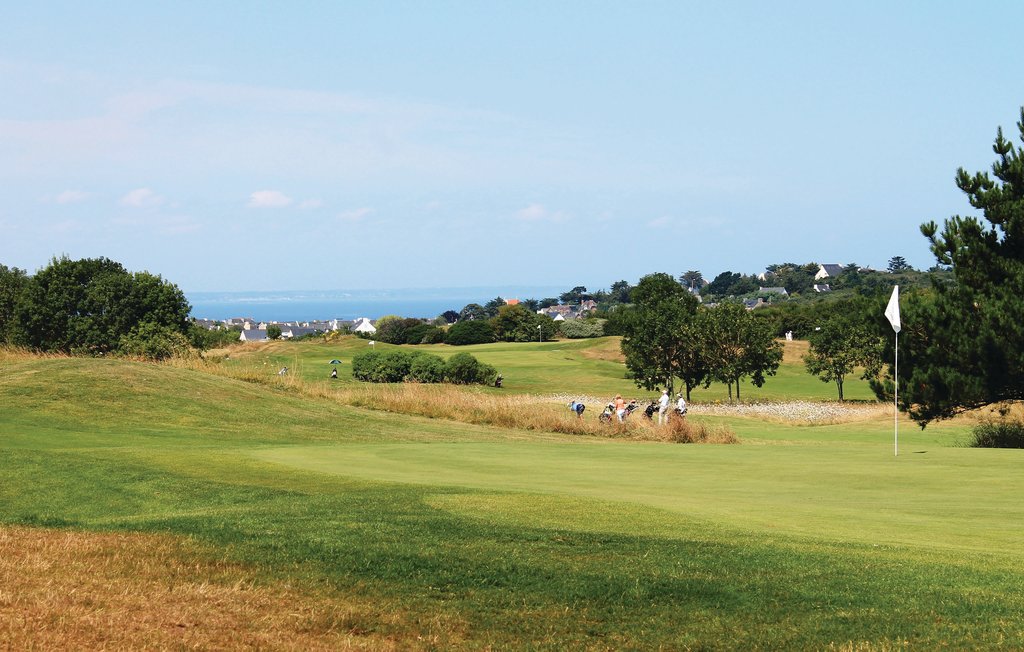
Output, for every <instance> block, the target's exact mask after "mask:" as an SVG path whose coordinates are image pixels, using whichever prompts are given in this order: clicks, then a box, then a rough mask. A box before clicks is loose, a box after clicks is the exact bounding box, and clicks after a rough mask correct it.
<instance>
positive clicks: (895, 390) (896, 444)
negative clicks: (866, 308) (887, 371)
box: [892, 332, 900, 457]
mask: <svg viewBox="0 0 1024 652" xmlns="http://www.w3.org/2000/svg"><path fill="white" fill-rule="evenodd" d="M894 358H895V365H894V368H893V372H892V375H893V384H892V396H893V398H892V407H893V412H892V428H893V451H894V452H893V457H899V454H900V408H899V396H900V334H899V332H897V333H896V354H895V355H894Z"/></svg>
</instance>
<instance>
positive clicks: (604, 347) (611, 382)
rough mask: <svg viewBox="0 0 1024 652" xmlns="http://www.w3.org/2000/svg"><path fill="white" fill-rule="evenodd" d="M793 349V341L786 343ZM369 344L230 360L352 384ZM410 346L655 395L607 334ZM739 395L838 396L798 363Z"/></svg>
mask: <svg viewBox="0 0 1024 652" xmlns="http://www.w3.org/2000/svg"><path fill="white" fill-rule="evenodd" d="M374 346H375V347H376V348H377V349H379V350H385V349H388V348H393V345H390V344H383V343H381V342H376V343H375V344H374ZM791 346H792V345H791ZM367 348H369V341H367V340H362V339H358V338H354V337H352V338H344V339H342V340H341V341H340V342H338V343H334V344H322V343H312V342H294V343H290V342H281V343H279V344H277V345H275V346H273V347H272V348H271V350H270V351H268V352H264V353H260V354H257V355H246V354H245V349H244V347H243V349H242V351H241V352H239V353H236V355H235V359H234V360H233V361H231V362H229V364H232V363H233V364H236V365H252V364H256V365H257V366H259V367H261V368H262V369H264V370H265V371H266V372H267V373H268V374H272V373H274V372H276V371H277V370H278V369H280V368H281V367H282V366H288V367H289V369H291V370H292V371H293V372H294V373H297V374H299V375H300V376H301V377H302V378H304V379H307V380H316V379H327V377H328V376H329V375H330V372H331V365H330V364H328V363H329V362H330V361H331V360H333V359H339V360H341V361H342V362H343V364H342V365H340V366H339V368H338V376H339V379H338V382H339V384H342V385H343V384H345V383H347V382H354V381H352V373H351V362H352V356H353V355H355V354H356V353H358V352H360V351H363V350H366V349H367ZM404 348H407V349H411V350H417V351H427V352H430V353H434V354H437V355H440V356H442V357H448V356H450V355H453V354H455V353H458V352H461V351H465V352H468V353H472V354H473V355H474V356H476V357H477V358H478V359H480V360H481V361H483V362H486V363H488V364H491V365H493V366H494V367H495V368H496V369H497V370H498V371H499V372H500V373H501V374H502V375H503V376H504V389H505V391H507V392H523V393H530V394H567V393H568V394H579V395H586V396H608V397H613V396H615V395H616V394H622V395H623V396H635V397H643V396H646V395H648V394H651V395H652V396H653V395H654V393H653V392H647V391H644V390H640V389H637V386H636V384H634V383H633V381H632V380H630V379H628V378H627V377H626V369H625V367H624V366H623V365H622V364H621V363H619V362H614V361H611V360H608V359H601V358H599V357H595V355H594V352H595V351H600V352H603V353H605V354H609V353H615V352H617V351H618V338H612V337H606V338H597V339H592V340H562V341H555V342H544V343H537V342H532V343H501V342H499V343H495V344H477V345H472V346H460V347H453V346H447V345H443V344H437V345H421V346H416V347H411V346H407V347H404ZM844 391H845V395H846V398H847V399H848V400H855V401H863V400H874V395H873V394H872V393H871V390H870V388H869V387H868V385H867V383H866V382H865V381H863V380H860V379H859V378H857V377H853V378H848V379H847V382H846V386H845V390H844ZM728 396H729V394H728V390H727V389H726V387H725V386H724V385H721V384H714V385H712V386H711V387H710V388H708V389H701V388H698V389H696V390H694V392H693V400H695V401H716V400H717V401H725V400H727V399H728ZM741 397H742V398H743V400H746V401H758V400H762V401H763V400H767V401H777V400H793V399H809V400H836V399H837V398H838V393H837V391H836V388H835V385H834V384H832V383H823V382H821V381H820V380H818V379H817V378H816V377H814V376H811V375H809V374H808V373H807V371H806V370H805V369H804V367H803V365H802V363H788V364H783V365H782V366H781V367H780V368H779V370H778V373H777V374H776V375H775V376H770V377H768V379H767V382H766V383H765V385H764V386H763V387H754V386H752V385H750V384H749V383H744V385H743V387H742V391H741Z"/></svg>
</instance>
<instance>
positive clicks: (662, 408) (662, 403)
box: [658, 388, 671, 426]
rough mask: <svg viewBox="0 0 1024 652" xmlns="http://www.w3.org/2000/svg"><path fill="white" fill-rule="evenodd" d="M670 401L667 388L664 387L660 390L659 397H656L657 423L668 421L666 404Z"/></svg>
mask: <svg viewBox="0 0 1024 652" xmlns="http://www.w3.org/2000/svg"><path fill="white" fill-rule="evenodd" d="M670 402H671V401H670V400H669V398H668V388H665V390H664V391H662V392H661V398H659V399H658V425H659V426H660V425H662V424H664V423H668V404H669V403H670Z"/></svg>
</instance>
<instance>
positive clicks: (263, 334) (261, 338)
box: [238, 328, 267, 342]
mask: <svg viewBox="0 0 1024 652" xmlns="http://www.w3.org/2000/svg"><path fill="white" fill-rule="evenodd" d="M238 340H239V341H240V342H266V341H267V331H266V330H259V329H258V328H246V329H244V330H243V331H242V332H241V334H240V335H239V336H238Z"/></svg>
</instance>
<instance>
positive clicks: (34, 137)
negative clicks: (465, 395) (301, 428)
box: [0, 0, 1024, 292]
mask: <svg viewBox="0 0 1024 652" xmlns="http://www.w3.org/2000/svg"><path fill="white" fill-rule="evenodd" d="M1022 22H1024V3H1021V2H1018V1H1016V0H1014V1H1005V2H998V1H993V2H978V3H964V2H951V1H950V2H945V1H939V0H931V1H921V2H915V1H908V2H900V3H892V2H875V1H873V0H865V1H863V2H857V3H822V2H786V1H780V2H770V3H769V2H760V1H757V2H725V1H723V2H687V1H684V0H676V1H673V2H645V1H638V2H628V3H627V2H616V3H613V2H602V1H591V2H552V1H542V2H528V1H523V2H488V1H483V0H476V1H466V2H441V1H433V2H424V1H417V2H408V3H405V2H368V1H367V2H302V1H296V2H288V3H256V2H190V1H178V2H173V3H170V2H167V3H155V2H134V1H133V2H103V3H82V2H77V1H76V2H46V1H40V2H22V3H7V6H6V8H5V10H4V19H3V21H2V23H0V264H5V265H7V266H8V267H11V266H14V267H19V268H21V269H26V270H28V271H29V273H33V272H34V271H36V270H38V269H39V268H41V267H44V266H45V265H46V264H48V262H49V261H50V260H51V259H52V258H53V257H54V256H61V255H67V256H69V257H71V258H76V259H77V258H85V257H99V256H105V257H107V258H111V259H113V260H116V261H119V262H121V263H122V264H123V265H124V266H125V267H126V268H128V269H129V270H132V271H142V270H146V271H149V272H151V273H154V274H160V275H161V276H163V277H164V278H165V279H167V280H170V281H172V282H174V283H176V284H177V285H178V286H179V287H181V288H182V289H183V290H185V291H186V292H189V291H192V292H197V291H247V290H257V289H261V290H299V289H303V290H315V289H337V288H427V287H470V286H473V287H477V286H487V285H494V286H510V285H514V284H519V283H521V284H523V285H534V286H536V285H543V286H556V287H562V286H564V287H565V288H567V289H568V288H571V287H574V286H576V285H583V286H586V287H588V288H589V289H591V290H596V289H600V288H607V287H609V286H610V285H611V283H613V282H615V281H617V280H620V279H624V280H627V281H630V282H636V281H637V280H638V279H639V278H640V277H641V276H643V275H645V274H649V273H652V272H668V273H670V274H673V275H676V276H678V275H680V274H682V273H683V272H686V271H688V270H699V271H701V272H702V273H703V274H704V275H705V277H707V278H708V279H710V278H713V277H714V276H715V275H717V274H718V273H720V272H722V271H726V270H728V271H733V272H743V273H748V274H749V273H758V272H760V271H763V269H764V267H765V266H766V265H769V264H772V263H782V262H796V263H806V262H821V263H826V262H827V263H842V264H848V263H857V264H860V265H865V266H872V267H875V268H881V269H884V268H885V266H886V263H887V261H888V260H889V259H890V258H891V257H893V256H897V255H899V256H903V257H904V258H905V259H906V260H907V261H908V262H909V263H910V264H911V265H913V266H915V267H919V268H927V267H929V266H931V265H932V264H934V258H933V256H932V255H931V253H930V252H929V250H928V243H927V241H926V240H925V238H924V237H923V236H922V235H921V234H920V231H919V226H920V224H922V223H923V222H927V221H930V220H935V221H937V222H939V223H940V224H941V222H942V220H944V219H946V218H948V217H950V216H951V215H955V214H962V215H967V214H972V212H971V208H970V206H969V205H968V203H967V200H966V197H965V196H964V195H963V193H961V192H960V191H959V190H958V189H957V188H956V186H955V184H954V177H955V173H956V170H957V168H959V167H964V168H966V169H967V170H969V171H971V172H974V171H979V170H987V169H989V168H990V166H991V163H992V162H993V160H994V154H993V153H992V149H991V146H992V141H993V139H994V137H995V134H996V129H997V127H1000V126H1001V127H1002V128H1003V130H1004V132H1005V133H1006V134H1007V135H1008V136H1010V137H1013V138H1014V139H1015V140H1016V137H1017V134H1018V132H1017V127H1016V124H1015V123H1016V121H1017V120H1018V119H1019V118H1020V107H1021V105H1022V104H1024V76H1022V75H1021V72H1020V71H1021V69H1022V66H1021V64H1022V62H1024V39H1021V38H1018V37H1017V36H1016V35H1015V34H1016V32H1015V29H1016V28H1017V27H1018V26H1019V25H1020V24H1022ZM1018 142H1019V141H1018Z"/></svg>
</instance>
